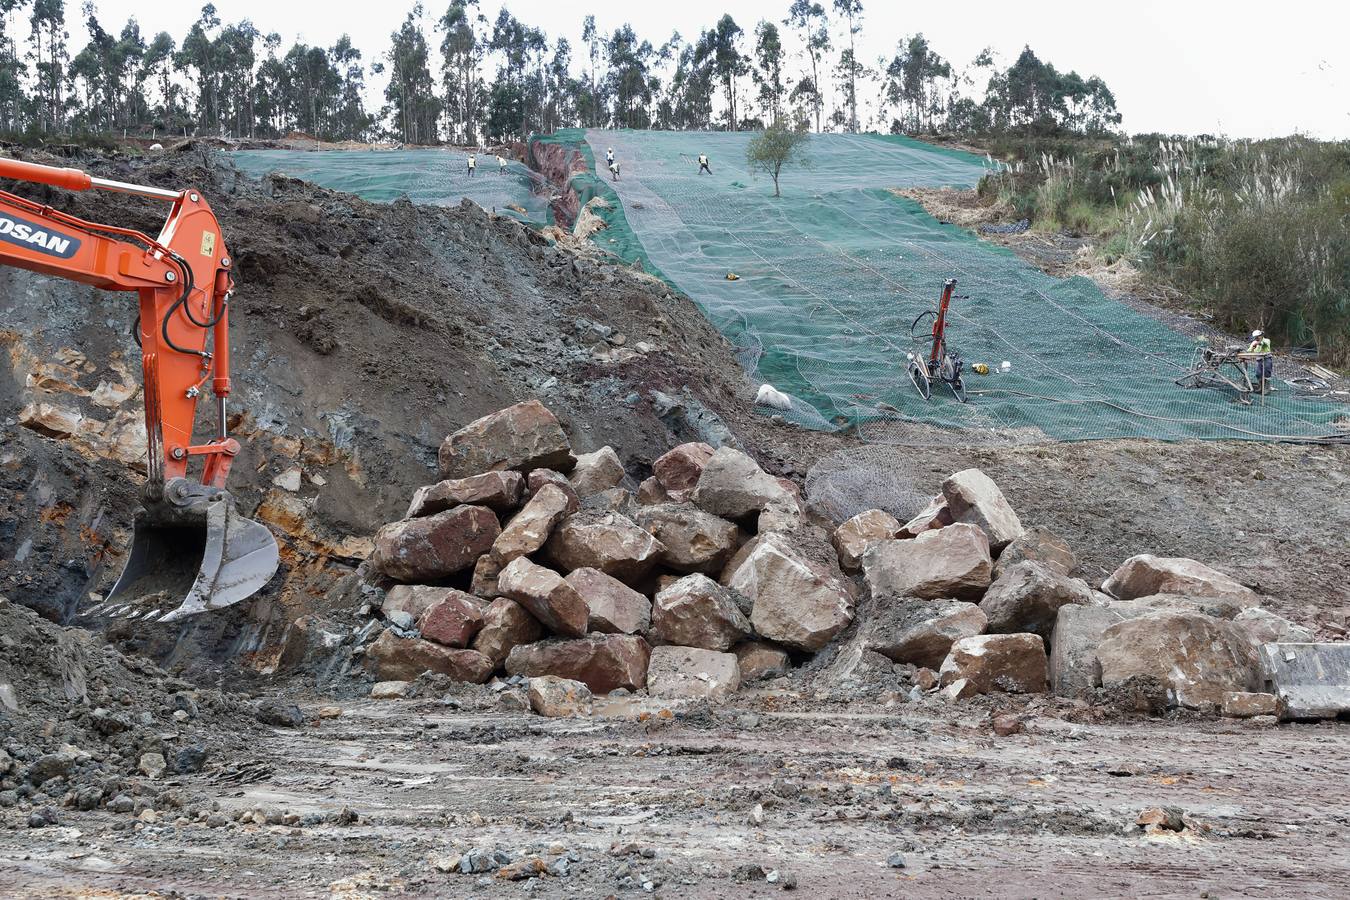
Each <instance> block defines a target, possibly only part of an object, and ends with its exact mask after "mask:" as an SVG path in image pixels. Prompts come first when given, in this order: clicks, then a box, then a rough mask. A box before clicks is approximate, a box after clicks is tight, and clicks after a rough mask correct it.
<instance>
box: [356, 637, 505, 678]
mask: <svg viewBox="0 0 1350 900" xmlns="http://www.w3.org/2000/svg"><path fill="white" fill-rule="evenodd" d="M366 665H367V666H368V667H369V668H370V670H371V672H372V673H373V674H374V675H375V677H376V678H378V679H380V680H381V681H413V680H415V679H416V678H417V677H418V676H419V675H421V674H422V673H423V672H435V673H437V674H438V675H448V676H450V677H451V678H453V679H455V680H456V681H468V682H471V683H473V684H482V683H483V682H485V681H487V680H488V677H489V676H490V675H491V674H492V670H493V669H495V668H496V665H495V664H494V663H493V662H492V660H490V659H488V657H486V656H484V655H483V654H482V653H479V652H478V651H476V650H457V649H455V648H453V647H442V646H441V645H440V644H435V643H432V642H431V641H427V640H423V639H421V638H408V637H401V636H400V635H399V634H398V633H397V632H395V631H394V630H393V629H392V628H386V629H385V631H384V633H383V634H381V635H380V636H379V637H378V638H376V639H375V642H374V643H373V644H371V645H370V646H369V647H367V648H366Z"/></svg>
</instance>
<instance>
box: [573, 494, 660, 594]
mask: <svg viewBox="0 0 1350 900" xmlns="http://www.w3.org/2000/svg"><path fill="white" fill-rule="evenodd" d="M547 552H548V554H549V556H550V557H551V558H552V559H553V560H554V562H556V563H557V564H558V565H559V566H561V567H562V568H564V569H566V570H567V571H569V572H571V571H575V570H576V569H581V568H591V569H599V570H600V571H601V572H604V573H605V574H606V575H611V576H613V577H614V578H617V579H619V580H620V581H623V582H627V583H630V584H631V583H633V582H635V581H638V580H640V579H641V578H643V577H644V576H645V575H646V574H647V573H648V572H650V571H651V570H652V567H653V566H655V565H656V562H657V560H658V559H660V558H661V555H662V554H663V553H664V552H665V546H664V545H662V543H661V542H660V541H658V540H657V539H656V538H654V537H652V536H651V535H650V534H648V533H647V532H646V531H644V530H643V529H641V528H639V527H638V525H637V523H636V522H634V521H633V520H632V519H630V518H628V517H627V516H622V515H619V514H618V513H600V512H587V511H585V510H583V511H582V512H579V513H577V514H576V515H574V516H570V517H568V518H567V519H566V520H565V521H564V522H563V523H562V524H561V525H559V526H558V527H557V528H555V529H554V530H553V536H552V537H551V538H549V540H548V544H547Z"/></svg>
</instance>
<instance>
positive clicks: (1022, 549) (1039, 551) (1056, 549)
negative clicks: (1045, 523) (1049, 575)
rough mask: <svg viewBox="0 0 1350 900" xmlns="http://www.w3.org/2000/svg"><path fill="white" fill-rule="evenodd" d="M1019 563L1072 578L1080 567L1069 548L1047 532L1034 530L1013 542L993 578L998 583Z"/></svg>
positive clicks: (1004, 553)
mask: <svg viewBox="0 0 1350 900" xmlns="http://www.w3.org/2000/svg"><path fill="white" fill-rule="evenodd" d="M1020 562H1036V563H1040V564H1041V565H1043V566H1045V567H1046V568H1047V569H1049V570H1051V571H1052V572H1058V573H1059V574H1061V575H1072V574H1073V570H1074V569H1075V568H1076V567H1077V566H1078V558H1077V557H1076V556H1074V554H1073V551H1072V550H1070V549H1069V545H1068V544H1067V543H1066V542H1065V541H1064V540H1063V538H1060V537H1059V536H1058V535H1056V534H1055V533H1054V532H1052V531H1050V530H1049V529H1046V528H1040V527H1032V528H1028V529H1027V530H1026V531H1023V532H1022V536H1021V537H1017V538H1013V540H1012V541H1011V542H1009V544H1008V546H1006V547H1004V548H1003V552H1002V553H1000V554H999V555H998V562H996V563H994V578H995V580H997V579H998V578H999V577H1000V576H1002V574H1003V572H1004V571H1005V570H1007V569H1011V568H1012V567H1013V566H1015V565H1016V564H1017V563H1020Z"/></svg>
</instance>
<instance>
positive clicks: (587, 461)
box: [567, 447, 624, 500]
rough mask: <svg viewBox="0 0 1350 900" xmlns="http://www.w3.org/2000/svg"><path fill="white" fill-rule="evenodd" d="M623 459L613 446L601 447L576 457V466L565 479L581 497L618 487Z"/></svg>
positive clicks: (621, 477) (622, 474)
mask: <svg viewBox="0 0 1350 900" xmlns="http://www.w3.org/2000/svg"><path fill="white" fill-rule="evenodd" d="M623 477H624V471H623V461H622V460H620V459H619V454H617V453H615V452H614V448H613V447H601V448H600V449H599V450H596V451H595V452H594V453H583V454H581V455H579V456H578V457H577V464H576V468H574V469H573V470H572V474H571V476H570V477H569V478H568V479H567V480H568V481H569V482H570V483H571V485H572V489H573V490H575V491H576V492H577V496H578V497H580V498H581V499H583V500H584V499H586V498H587V497H590V496H593V495H595V494H598V493H600V492H601V491H606V490H609V489H610V488H615V487H618V486H619V484H620V482H622V481H623Z"/></svg>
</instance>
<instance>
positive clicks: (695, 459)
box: [652, 443, 716, 491]
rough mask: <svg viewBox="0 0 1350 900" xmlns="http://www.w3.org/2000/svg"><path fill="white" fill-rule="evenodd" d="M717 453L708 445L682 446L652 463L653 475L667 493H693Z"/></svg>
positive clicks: (691, 444) (692, 444) (693, 444)
mask: <svg viewBox="0 0 1350 900" xmlns="http://www.w3.org/2000/svg"><path fill="white" fill-rule="evenodd" d="M715 452H716V451H715V450H713V448H712V447H711V446H710V445H708V444H701V443H690V444H680V445H679V446H678V447H676V448H674V449H673V450H670V451H668V452H667V453H666V454H665V455H663V456H661V457H660V458H658V459H657V460H656V462H654V463H652V474H653V477H655V478H656V480H657V482H658V483H659V484H660V485H661V487H663V488H664V489H665V490H667V491H692V490H693V489H694V488H695V486H697V485H698V479H699V476H700V475H702V474H703V467H704V466H705V465H707V464H708V460H710V459H712V455H713V453H715Z"/></svg>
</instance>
